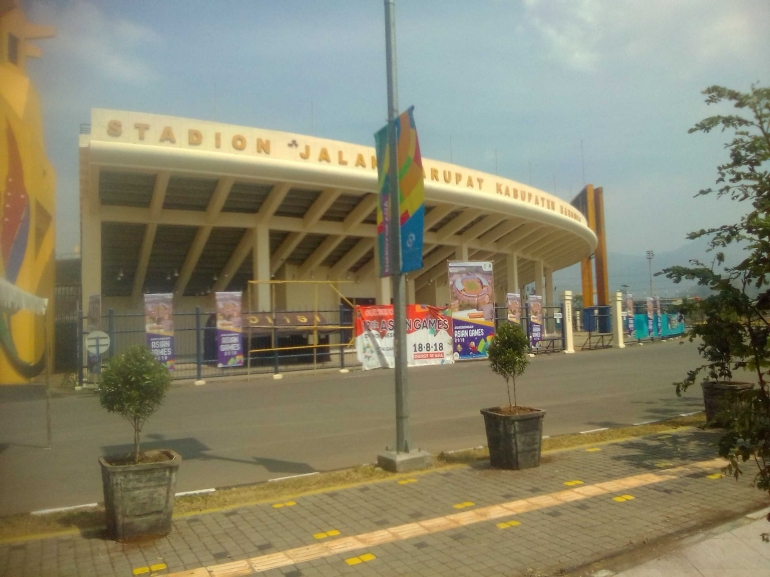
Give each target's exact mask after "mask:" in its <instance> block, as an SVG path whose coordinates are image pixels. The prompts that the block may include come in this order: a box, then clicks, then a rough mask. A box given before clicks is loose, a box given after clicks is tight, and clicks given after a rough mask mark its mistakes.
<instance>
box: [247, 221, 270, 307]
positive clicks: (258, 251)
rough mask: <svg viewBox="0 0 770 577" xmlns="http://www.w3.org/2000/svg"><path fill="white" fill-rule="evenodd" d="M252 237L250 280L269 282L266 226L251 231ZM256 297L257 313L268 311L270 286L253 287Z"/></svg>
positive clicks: (268, 230) (268, 242)
mask: <svg viewBox="0 0 770 577" xmlns="http://www.w3.org/2000/svg"><path fill="white" fill-rule="evenodd" d="M251 235H252V251H251V259H252V269H251V270H252V272H251V274H252V278H253V279H254V280H270V229H269V228H267V227H266V226H256V227H254V228H253V229H251ZM253 290H254V293H256V295H257V301H256V303H253V304H254V306H256V309H257V310H258V311H269V310H270V309H271V308H272V303H271V302H270V285H269V284H268V283H260V284H256V285H253Z"/></svg>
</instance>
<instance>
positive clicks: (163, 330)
mask: <svg viewBox="0 0 770 577" xmlns="http://www.w3.org/2000/svg"><path fill="white" fill-rule="evenodd" d="M173 303H174V295H173V294H171V293H167V294H155V295H144V331H145V335H146V343H147V348H148V349H150V350H151V351H152V353H153V354H154V355H155V358H156V359H158V360H159V361H160V362H161V363H164V364H165V365H166V368H167V369H168V370H169V371H173V370H174V304H173Z"/></svg>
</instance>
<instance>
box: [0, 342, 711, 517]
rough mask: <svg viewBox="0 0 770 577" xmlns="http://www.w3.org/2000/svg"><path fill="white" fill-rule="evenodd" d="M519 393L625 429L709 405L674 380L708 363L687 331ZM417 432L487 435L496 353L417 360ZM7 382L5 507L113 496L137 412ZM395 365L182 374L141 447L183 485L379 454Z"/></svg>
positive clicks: (500, 397)
mask: <svg viewBox="0 0 770 577" xmlns="http://www.w3.org/2000/svg"><path fill="white" fill-rule="evenodd" d="M531 361H532V362H531V364H530V366H529V368H528V369H527V372H526V374H525V375H524V376H523V377H521V378H520V379H519V381H518V383H517V393H518V402H519V404H521V405H525V406H532V407H538V408H541V409H544V410H545V411H546V416H545V422H544V429H545V430H544V434H545V435H551V436H553V435H559V434H564V433H575V432H581V431H586V430H591V429H597V428H600V427H618V426H623V425H631V424H635V423H640V422H645V421H651V420H658V419H663V418H667V417H671V416H676V415H679V414H680V413H688V412H692V411H697V410H702V408H703V402H702V399H701V391H700V387H694V388H693V389H691V390H690V392H689V393H688V394H687V395H685V396H684V397H682V398H678V397H677V396H676V394H675V392H674V387H673V386H672V385H671V383H672V382H673V381H674V380H678V379H681V378H683V377H684V376H685V374H686V371H687V370H688V369H690V368H692V367H694V366H696V365H697V364H699V361H700V359H699V357H698V354H697V351H696V345H695V344H693V343H687V342H685V343H684V344H682V345H679V344H677V342H676V341H669V342H667V343H654V344H648V345H645V346H643V347H629V348H626V349H624V350H615V349H608V350H601V351H590V352H583V353H577V354H574V355H564V354H554V355H550V356H539V357H537V358H534V359H531ZM409 382H410V389H411V417H412V437H413V441H414V444H415V445H416V447H420V448H423V449H426V450H429V451H431V452H438V451H441V450H454V449H464V448H468V447H474V446H478V445H484V444H486V438H485V435H484V424H483V418H482V417H481V415H480V414H479V409H481V408H483V407H490V406H497V405H501V404H505V403H506V402H507V394H506V389H505V382H504V381H503V380H502V379H501V378H500V377H498V376H497V375H495V374H493V373H492V371H491V370H490V369H489V366H488V364H487V362H485V361H476V362H468V363H461V364H456V365H446V366H434V367H415V368H412V369H409ZM17 396H18V395H16V394H15V393H14V392H13V391H12V390H10V389H4V390H0V515H8V514H13V513H25V512H30V511H36V510H40V509H48V508H55V507H66V506H72V505H80V504H85V503H93V502H97V501H101V500H102V489H101V474H100V471H99V466H98V463H97V458H98V457H99V456H102V455H105V454H114V453H116V452H127V451H128V450H130V449H131V443H132V440H133V432H132V429H131V426H130V425H129V423H128V422H127V421H125V420H123V419H121V418H120V417H119V416H117V415H111V414H109V413H107V412H106V411H105V410H103V409H102V408H101V407H100V406H99V402H98V398H97V397H96V396H94V395H93V394H77V395H72V396H66V397H62V398H57V399H54V400H52V402H51V405H52V415H53V448H52V450H45V449H44V447H45V444H46V429H45V402H44V400H42V399H39V398H37V399H29V398H15V397H17ZM394 405H395V401H394V392H393V371H386V370H377V371H369V372H362V371H358V370H355V371H353V372H351V373H349V374H344V375H343V374H339V373H336V372H334V373H324V374H318V373H317V374H311V375H307V374H306V375H295V376H292V375H291V374H288V375H287V376H286V378H284V379H283V380H273V379H264V378H261V379H256V380H252V382H251V383H246V382H240V381H239V382H235V381H227V382H225V381H221V382H209V384H207V385H206V386H202V387H195V386H190V385H182V386H175V387H173V388H172V389H171V391H170V392H169V394H168V395H167V397H166V400H165V402H164V404H163V406H162V407H161V408H160V410H159V411H158V412H157V413H156V414H155V415H154V416H153V417H152V418H151V419H150V420H149V421H148V423H147V424H146V425H145V429H144V431H143V441H144V442H143V448H144V449H149V448H171V449H174V450H176V451H177V452H179V453H180V454H181V455H182V457H183V458H184V462H183V463H182V466H181V468H180V472H179V478H178V485H177V491H191V490H198V489H205V488H209V487H224V486H231V485H238V484H244V483H253V482H258V481H265V480H267V479H271V478H277V477H285V476H289V475H297V474H302V473H309V472H313V471H324V470H331V469H338V468H343V467H349V466H353V465H358V464H362V463H372V462H374V461H375V460H376V455H377V453H378V452H379V451H380V450H382V449H384V448H385V446H386V445H391V444H393V441H394V438H395V406H394Z"/></svg>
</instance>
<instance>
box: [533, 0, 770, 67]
mask: <svg viewBox="0 0 770 577" xmlns="http://www.w3.org/2000/svg"><path fill="white" fill-rule="evenodd" d="M524 10H525V18H526V22H527V25H528V27H529V28H530V29H531V30H533V31H534V32H535V33H536V35H537V37H538V38H539V40H540V41H541V42H542V43H543V47H544V49H545V52H546V54H547V55H548V57H549V58H551V59H553V60H555V61H556V62H559V63H561V64H562V65H563V66H565V67H567V68H571V69H574V70H578V71H581V72H597V71H598V70H600V69H601V68H604V67H607V66H612V65H613V64H618V63H623V64H625V65H628V64H642V65H646V66H649V65H654V64H655V63H656V62H661V61H665V62H666V64H667V65H669V64H670V63H671V62H672V61H673V62H674V63H675V66H674V68H675V69H676V71H678V72H679V71H684V72H687V71H688V70H692V69H701V68H703V67H713V66H714V65H715V64H717V63H720V64H721V63H726V62H728V61H730V60H734V59H742V58H751V57H752V54H753V53H756V52H761V51H762V50H763V46H764V42H765V41H764V32H763V30H762V26H763V25H762V23H763V21H766V16H767V12H768V8H767V5H766V3H765V2H760V1H757V0H749V1H747V2H740V3H737V2H723V1H721V0H678V1H677V2H671V1H670V0H645V1H638V0H612V1H608V0H553V1H549V2H542V1H540V0H526V1H525V3H524ZM763 16H764V17H763Z"/></svg>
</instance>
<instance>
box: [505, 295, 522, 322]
mask: <svg viewBox="0 0 770 577" xmlns="http://www.w3.org/2000/svg"><path fill="white" fill-rule="evenodd" d="M505 303H506V308H507V315H508V320H509V321H510V322H512V323H516V324H517V325H518V324H521V295H520V294H517V293H508V294H506V295H505Z"/></svg>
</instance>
